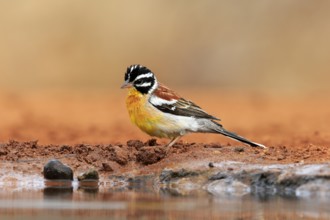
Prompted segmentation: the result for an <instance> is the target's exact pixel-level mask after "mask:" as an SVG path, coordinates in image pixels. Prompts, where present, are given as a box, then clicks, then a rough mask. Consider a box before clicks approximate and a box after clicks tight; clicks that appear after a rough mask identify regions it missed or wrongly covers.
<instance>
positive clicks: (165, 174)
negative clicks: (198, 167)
mask: <svg viewBox="0 0 330 220" xmlns="http://www.w3.org/2000/svg"><path fill="white" fill-rule="evenodd" d="M197 175H198V173H197V172H195V171H188V170H185V169H180V170H177V171H175V170H170V169H164V170H163V171H162V173H161V174H160V176H159V181H160V182H162V183H168V182H170V181H173V180H178V179H180V178H183V177H191V176H197Z"/></svg>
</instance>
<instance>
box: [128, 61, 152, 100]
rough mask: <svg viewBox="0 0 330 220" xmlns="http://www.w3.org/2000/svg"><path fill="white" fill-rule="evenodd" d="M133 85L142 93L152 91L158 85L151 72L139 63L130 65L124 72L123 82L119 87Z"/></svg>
mask: <svg viewBox="0 0 330 220" xmlns="http://www.w3.org/2000/svg"><path fill="white" fill-rule="evenodd" d="M132 86H134V87H135V89H136V90H138V91H139V92H141V93H142V94H148V93H152V92H153V91H154V90H155V89H156V88H157V86H158V83H157V80H156V77H155V75H154V74H153V72H151V70H149V69H148V68H147V67H144V66H141V65H131V66H129V67H128V68H127V70H126V73H125V82H124V84H123V85H122V87H121V88H130V87H132Z"/></svg>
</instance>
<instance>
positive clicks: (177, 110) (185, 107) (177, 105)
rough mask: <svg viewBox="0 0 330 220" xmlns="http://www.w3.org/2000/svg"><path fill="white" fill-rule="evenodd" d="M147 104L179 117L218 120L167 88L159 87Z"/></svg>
mask: <svg viewBox="0 0 330 220" xmlns="http://www.w3.org/2000/svg"><path fill="white" fill-rule="evenodd" d="M149 102H150V103H151V104H152V105H153V106H154V107H155V108H157V109H158V110H160V111H162V112H165V113H170V114H174V115H179V116H187V117H194V118H205V119H211V120H220V119H218V118H216V117H214V116H212V115H210V114H208V113H206V112H205V111H204V110H203V109H202V108H201V107H199V106H198V105H196V104H195V103H193V102H191V101H188V100H186V99H183V98H181V97H180V96H179V95H178V94H176V93H174V92H173V91H171V90H170V89H168V88H167V87H165V86H163V85H160V86H159V87H158V88H157V89H156V91H155V92H154V94H152V95H151V96H150V98H149Z"/></svg>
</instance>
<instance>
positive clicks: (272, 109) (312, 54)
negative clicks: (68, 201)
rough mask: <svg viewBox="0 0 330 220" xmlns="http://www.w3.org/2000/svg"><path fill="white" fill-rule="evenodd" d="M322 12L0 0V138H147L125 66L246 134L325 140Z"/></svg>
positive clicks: (284, 5) (310, 5)
mask: <svg viewBox="0 0 330 220" xmlns="http://www.w3.org/2000/svg"><path fill="white" fill-rule="evenodd" d="M329 11H330V1H327V0H324V1H322V0H321V1H310V0H278V1H270V0H262V1H261V0H252V1H244V0H233V1H219V0H213V1H212V0H207V1H198V0H189V1H188V0H185V1H184V0H182V1H172V0H170V1H168V0H166V1H165V0H162V1H155V0H140V1H126V0H120V1H119V0H118V1H105V0H99V1H85V0H83V1H82V0H70V1H68V0H57V1H37V0H30V1H26V0H17V1H0V28H1V34H0V106H1V108H0V121H1V123H0V141H5V140H8V139H17V140H36V139H37V140H40V141H41V142H43V143H46V142H47V143H64V142H65V143H77V142H81V141H89V142H107V143H108V142H113V141H125V140H127V139H129V138H142V139H144V140H145V139H147V138H148V136H147V135H145V134H143V133H142V132H140V131H139V130H138V129H137V128H136V127H134V126H133V125H131V124H130V122H129V119H128V115H127V112H126V109H125V101H124V100H125V95H126V91H123V90H120V89H119V87H120V85H121V84H122V83H123V78H124V72H125V71H126V68H127V66H129V65H131V64H142V65H145V66H147V67H149V68H150V69H151V70H152V71H153V72H154V73H155V74H156V75H157V78H158V79H159V80H160V81H161V82H163V83H164V84H166V85H168V86H169V87H171V88H173V89H174V90H176V91H178V92H179V93H180V94H182V95H183V96H184V97H186V98H187V99H191V100H193V101H195V102H196V103H197V104H198V105H200V106H202V107H203V108H204V109H205V110H206V111H208V112H209V113H211V114H213V115H216V116H218V117H220V118H221V119H222V120H223V123H224V125H225V127H227V128H228V129H229V130H233V131H237V132H238V133H240V134H242V135H243V136H244V135H246V136H248V137H251V138H252V139H254V140H255V141H256V142H260V143H263V144H266V145H267V144H268V145H270V144H279V143H292V142H288V141H291V140H292V138H291V137H292V136H291V137H290V135H296V136H297V137H304V138H305V137H306V135H307V136H308V135H310V134H314V132H315V133H317V134H321V135H323V134H324V135H325V136H324V137H325V138H324V139H329V138H330V131H329V126H328V125H329V123H330V121H329V120H330V111H329V104H330V101H329V99H330V98H329V97H330V95H329V91H330V90H329V82H330V41H329V39H330V13H329ZM274 96H277V97H274ZM292 97H293V98H292ZM302 119H303V120H302ZM276 135H277V138H276V137H275V136H276ZM196 137H197V136H191V140H192V141H217V142H218V141H221V142H222V141H228V139H223V140H221V139H219V137H218V136H209V135H204V136H200V137H199V139H197V138H196ZM185 140H189V139H185ZM304 141H305V142H304V143H308V142H309V141H306V139H304ZM224 143H226V142H224Z"/></svg>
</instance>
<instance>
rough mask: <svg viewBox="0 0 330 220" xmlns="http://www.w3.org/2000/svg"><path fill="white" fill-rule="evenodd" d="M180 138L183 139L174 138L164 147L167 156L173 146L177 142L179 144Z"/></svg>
mask: <svg viewBox="0 0 330 220" xmlns="http://www.w3.org/2000/svg"><path fill="white" fill-rule="evenodd" d="M180 138H181V136H177V137H175V138H173V139H172V140H171V141H170V142H169V143H168V144H166V145H165V146H164V147H165V151H166V154H168V152H169V151H170V149H171V147H172V146H173V144H175V142H177V141H178V140H179V139H180Z"/></svg>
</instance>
